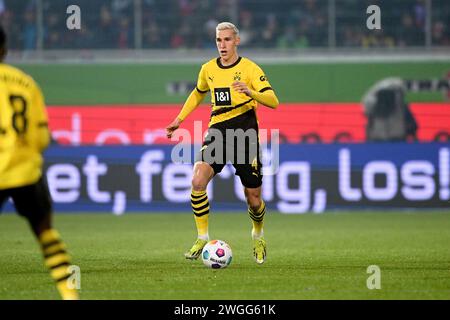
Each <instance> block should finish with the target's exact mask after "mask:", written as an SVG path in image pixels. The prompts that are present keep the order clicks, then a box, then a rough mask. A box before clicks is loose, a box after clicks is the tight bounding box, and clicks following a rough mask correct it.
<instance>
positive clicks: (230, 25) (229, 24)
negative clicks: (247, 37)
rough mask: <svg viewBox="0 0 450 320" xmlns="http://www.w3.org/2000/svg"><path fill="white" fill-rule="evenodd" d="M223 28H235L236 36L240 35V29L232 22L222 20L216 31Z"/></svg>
mask: <svg viewBox="0 0 450 320" xmlns="http://www.w3.org/2000/svg"><path fill="white" fill-rule="evenodd" d="M221 30H233V32H234V34H235V35H236V36H239V29H238V28H236V26H235V25H234V24H232V23H231V22H221V23H219V24H218V25H217V27H216V32H218V31H221Z"/></svg>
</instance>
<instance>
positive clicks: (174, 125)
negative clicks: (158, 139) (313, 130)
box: [166, 118, 182, 139]
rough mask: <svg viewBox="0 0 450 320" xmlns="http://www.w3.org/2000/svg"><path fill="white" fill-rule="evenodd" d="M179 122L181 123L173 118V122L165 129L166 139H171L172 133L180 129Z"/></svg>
mask: <svg viewBox="0 0 450 320" xmlns="http://www.w3.org/2000/svg"><path fill="white" fill-rule="evenodd" d="M181 122H182V121H181V120H180V119H178V118H175V120H173V121H172V123H171V124H169V125H168V126H167V127H166V136H167V138H169V139H170V138H172V134H173V133H174V131H175V130H177V129H178V128H179V127H180V124H181Z"/></svg>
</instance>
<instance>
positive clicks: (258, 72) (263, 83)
mask: <svg viewBox="0 0 450 320" xmlns="http://www.w3.org/2000/svg"><path fill="white" fill-rule="evenodd" d="M251 79H252V80H251V87H252V88H249V86H248V85H247V84H246V83H245V82H240V81H235V82H234V83H233V84H232V86H233V89H234V90H236V91H238V92H241V93H245V94H246V95H247V96H249V97H251V98H253V99H255V100H256V101H257V102H258V103H261V104H263V105H265V106H267V107H269V108H272V109H275V108H276V107H278V104H279V101H278V98H277V96H276V94H275V91H274V90H273V89H272V86H271V85H270V83H269V81H268V80H267V77H266V76H265V74H264V72H263V71H262V69H261V68H260V67H258V66H255V68H254V71H253V73H252V78H251Z"/></svg>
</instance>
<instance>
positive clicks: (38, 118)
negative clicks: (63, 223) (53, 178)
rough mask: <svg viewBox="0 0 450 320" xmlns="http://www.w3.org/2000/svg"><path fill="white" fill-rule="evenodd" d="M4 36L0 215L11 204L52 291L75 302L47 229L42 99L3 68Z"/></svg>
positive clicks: (64, 259) (0, 34)
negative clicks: (26, 227) (38, 252)
mask: <svg viewBox="0 0 450 320" xmlns="http://www.w3.org/2000/svg"><path fill="white" fill-rule="evenodd" d="M6 53H7V44H6V34H5V32H4V30H3V28H2V27H1V26H0V209H1V207H2V205H3V203H4V202H5V201H6V200H7V199H8V198H12V200H13V202H14V206H15V207H16V210H17V212H18V213H19V214H20V215H21V216H23V217H25V218H26V219H27V220H28V222H29V223H30V226H31V229H32V231H33V233H34V234H35V236H36V237H37V239H38V241H39V244H40V246H41V249H42V253H43V255H44V259H45V264H46V266H47V267H48V268H49V270H50V274H51V276H52V278H53V279H54V280H55V281H56V286H57V289H58V291H59V293H60V294H61V297H62V298H63V299H65V300H78V292H77V291H76V289H73V288H69V286H68V281H67V280H68V279H69V277H70V276H71V274H70V273H69V270H68V268H69V266H70V257H69V255H68V254H67V251H66V246H65V244H64V243H63V241H62V240H61V238H60V236H59V234H58V232H57V231H56V230H55V229H53V228H52V222H51V220H52V203H51V198H50V193H49V191H48V187H47V184H46V181H45V178H44V177H43V175H42V165H43V157H42V152H43V151H44V150H45V148H46V147H47V145H48V144H49V142H50V132H49V129H48V123H47V113H46V109H45V104H44V97H43V95H42V92H41V90H40V88H39V86H38V85H37V84H36V83H35V82H34V81H33V79H32V78H31V77H30V76H28V75H26V74H25V73H23V72H22V71H20V70H18V69H17V68H14V67H12V66H9V65H7V64H5V63H3V59H4V58H5V56H6Z"/></svg>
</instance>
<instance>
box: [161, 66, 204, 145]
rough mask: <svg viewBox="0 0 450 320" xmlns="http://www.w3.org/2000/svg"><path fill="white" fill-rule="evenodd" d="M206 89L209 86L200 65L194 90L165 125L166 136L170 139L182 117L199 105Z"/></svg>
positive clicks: (185, 116) (184, 117)
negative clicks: (177, 112) (173, 117)
mask: <svg viewBox="0 0 450 320" xmlns="http://www.w3.org/2000/svg"><path fill="white" fill-rule="evenodd" d="M208 90H209V86H208V83H207V81H206V77H205V71H204V68H203V67H202V69H201V70H200V73H199V75H198V80H197V86H196V87H195V88H194V90H192V92H191V94H190V95H189V97H188V98H187V100H186V102H185V103H184V105H183V108H181V111H180V113H179V114H178V115H177V116H176V118H175V119H174V120H173V121H172V122H171V123H170V124H169V125H168V126H167V127H166V135H167V138H169V139H170V138H171V137H172V134H173V133H174V131H175V130H177V129H178V128H179V127H180V125H181V123H182V122H183V121H184V119H186V118H187V116H188V115H189V114H190V113H191V112H192V111H194V110H195V108H197V107H198V106H199V105H200V103H201V102H202V101H203V99H204V98H205V95H206V93H207V92H208Z"/></svg>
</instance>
